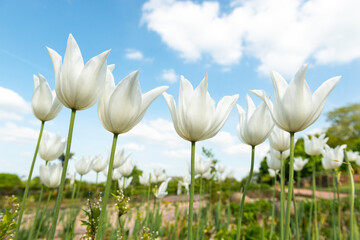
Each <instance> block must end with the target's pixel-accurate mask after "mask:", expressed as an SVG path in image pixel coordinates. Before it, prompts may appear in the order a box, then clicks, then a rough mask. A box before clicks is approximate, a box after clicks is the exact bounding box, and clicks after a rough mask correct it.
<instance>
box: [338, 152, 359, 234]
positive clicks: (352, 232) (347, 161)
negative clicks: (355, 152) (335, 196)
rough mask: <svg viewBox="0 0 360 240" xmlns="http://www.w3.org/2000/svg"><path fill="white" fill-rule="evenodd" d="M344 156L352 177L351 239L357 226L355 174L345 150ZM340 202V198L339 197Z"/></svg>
mask: <svg viewBox="0 0 360 240" xmlns="http://www.w3.org/2000/svg"><path fill="white" fill-rule="evenodd" d="M344 156H345V161H346V164H347V165H348V173H349V178H350V240H354V238H355V226H354V204H355V185H354V176H353V168H352V167H351V164H350V162H349V159H348V156H347V152H346V150H344ZM339 203H340V199H339Z"/></svg>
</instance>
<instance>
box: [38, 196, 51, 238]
mask: <svg viewBox="0 0 360 240" xmlns="http://www.w3.org/2000/svg"><path fill="white" fill-rule="evenodd" d="M51 195H52V190H51V189H50V192H49V195H48V199H47V201H46V204H45V208H44V213H43V214H42V215H40V222H39V226H38V228H37V230H36V234H35V238H34V239H38V236H39V233H40V229H41V226H42V224H43V222H44V219H45V218H44V215H45V214H46V212H47V208H48V206H49V202H50V199H51Z"/></svg>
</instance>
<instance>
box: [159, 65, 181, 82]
mask: <svg viewBox="0 0 360 240" xmlns="http://www.w3.org/2000/svg"><path fill="white" fill-rule="evenodd" d="M161 78H162V79H163V80H165V81H167V82H169V83H175V82H176V81H177V80H178V78H179V75H178V74H176V72H175V70H174V69H172V68H170V69H163V70H162V74H161Z"/></svg>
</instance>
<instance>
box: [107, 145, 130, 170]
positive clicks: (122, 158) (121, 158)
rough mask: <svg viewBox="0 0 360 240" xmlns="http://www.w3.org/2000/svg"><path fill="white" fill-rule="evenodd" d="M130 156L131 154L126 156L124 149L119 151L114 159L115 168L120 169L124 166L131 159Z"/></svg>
mask: <svg viewBox="0 0 360 240" xmlns="http://www.w3.org/2000/svg"><path fill="white" fill-rule="evenodd" d="M130 155H131V153H129V154H125V151H124V149H121V150H119V151H117V152H116V154H115V157H114V163H113V168H119V167H120V166H121V165H123V164H124V163H125V162H126V161H127V160H128V159H129V158H130ZM109 159H110V156H109Z"/></svg>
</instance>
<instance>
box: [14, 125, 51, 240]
mask: <svg viewBox="0 0 360 240" xmlns="http://www.w3.org/2000/svg"><path fill="white" fill-rule="evenodd" d="M44 125H45V122H44V121H41V127H40V132H39V137H38V141H37V144H36V148H35V153H34V157H33V160H32V163H31V167H30V172H29V176H28V180H27V182H26V186H25V192H24V195H23V198H22V201H21V206H20V210H19V215H18V221H17V224H16V230H15V239H17V237H18V233H19V230H20V225H21V219H22V216H23V213H24V209H25V205H26V198H27V196H28V192H29V188H30V182H31V176H32V173H33V170H34V166H35V161H36V156H37V154H38V151H39V145H40V141H41V136H42V133H43V130H44Z"/></svg>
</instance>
